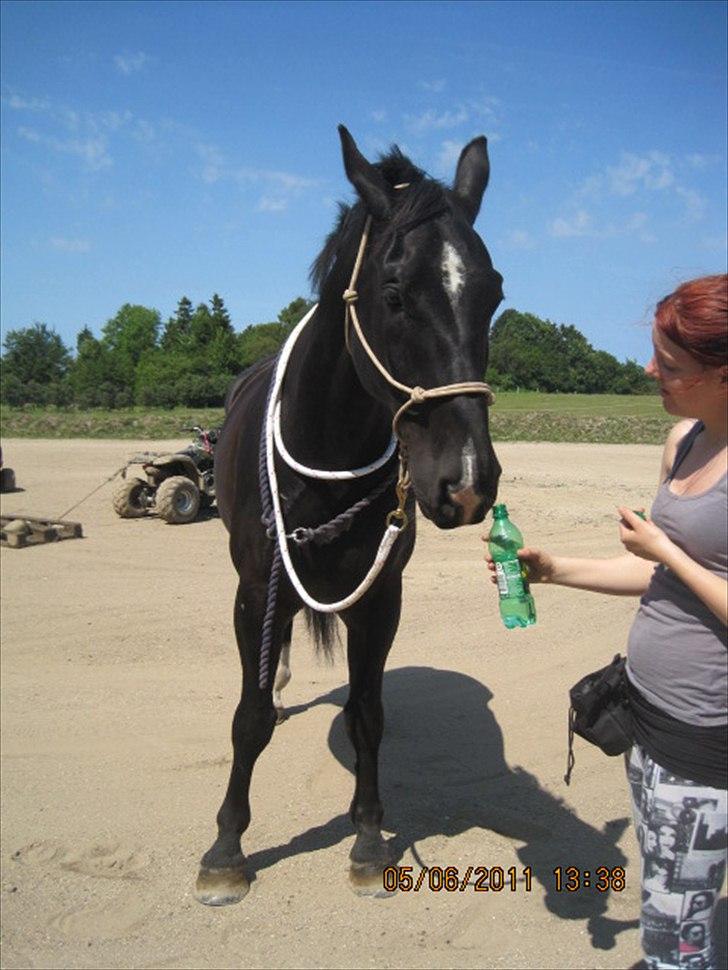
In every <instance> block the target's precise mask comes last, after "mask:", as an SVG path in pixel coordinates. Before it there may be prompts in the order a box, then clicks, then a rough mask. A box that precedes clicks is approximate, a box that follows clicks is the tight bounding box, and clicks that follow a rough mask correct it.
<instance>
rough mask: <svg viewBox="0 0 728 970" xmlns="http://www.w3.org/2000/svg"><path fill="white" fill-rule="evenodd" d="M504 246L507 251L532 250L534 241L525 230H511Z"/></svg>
mask: <svg viewBox="0 0 728 970" xmlns="http://www.w3.org/2000/svg"><path fill="white" fill-rule="evenodd" d="M505 245H506V246H507V247H508V248H509V249H533V248H534V247H535V245H536V239H535V238H534V236H533V235H532V234H531V233H530V232H528V230H527V229H511V231H510V232H509V233H508V235H507V236H506V238H505Z"/></svg>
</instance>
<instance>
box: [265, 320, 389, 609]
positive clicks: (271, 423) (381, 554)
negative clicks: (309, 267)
mask: <svg viewBox="0 0 728 970" xmlns="http://www.w3.org/2000/svg"><path fill="white" fill-rule="evenodd" d="M317 306H318V304H316V306H314V307H312V308H311V310H309V312H308V313H307V314H306V316H305V317H304V318H303V319H302V320H301V322H300V323H299V324H298V326H297V327H296V328H295V330H294V331H293V332H292V333H291V335H290V336H289V337H288V339H287V340H286V342H285V344H284V346H283V349H282V351H281V355H280V357H279V358H278V364H277V366H276V373H275V377H274V383H273V388H272V391H271V395H270V401H269V404H268V411H267V414H266V420H265V435H266V467H267V470H268V481H269V482H270V493H271V498H272V501H273V517H274V519H275V529H276V536H277V540H278V544H279V547H280V550H281V557H282V559H283V564H284V566H285V568H286V572H287V573H288V578H289V579H290V581H291V584H292V585H293V588H294V589H295V590H296V592H297V593H298V595H299V596H300V597H301V599H302V600H303V602H304V603H306V605H307V606H310V607H311V609H314V610H317V611H318V612H319V613H338V612H340V611H341V610H345V609H346V608H347V607H349V606H352V605H353V604H354V603H356V602H357V600H359V599H361V597H362V596H363V595H364V593H365V592H366V591H367V590H368V589H369V587H370V586H371V585H372V583H373V582H374V580H375V579H376V578H377V576H378V575H379V573H380V572H381V570H382V566H384V563H385V562H386V561H387V557H388V556H389V553H390V552H391V550H392V546H393V545H394V542H395V540H396V539H397V536H398V535H399V533H400V531H401V529H400V528H399V527H398V526H396V525H388V526H387V528H386V529H385V531H384V535H383V536H382V539H381V542H380V543H379V548H378V549H377V554H376V556H375V558H374V562H373V563H372V565H371V567H370V569H369V572H368V573H367V574H366V576H365V577H364V579H363V580H362V581H361V583H360V584H359V585H358V586H357V588H356V589H355V590H354V591H353V592H352V593H350V594H349V595H348V596H346V597H344V599H341V600H338V601H337V602H336V603H321V602H319V601H318V600H316V599H314V598H313V597H312V596H311V595H310V593H309V592H308V591H307V590H306V589H305V587H304V586H303V584H302V583H301V580H300V579H299V578H298V575H297V573H296V570H295V567H294V565H293V562H292V560H291V555H290V552H289V549H288V536H287V535H286V525H285V521H284V519H283V511H282V509H281V502H280V497H279V495H278V477H277V475H276V469H275V450H276V447H278V442H277V440H276V415H278V421H279V422H280V398H281V391H282V387H283V379H284V377H285V373H286V367H287V365H288V359H289V357H290V356H291V351H292V350H293V347H294V345H295V343H296V341H297V340H298V337H299V336H300V334H301V331H302V330H303V329H304V327H305V326H306V324H307V323H308V321H309V320H310V319H311V317H312V316H313V314H314V313H315V312H316V307H317ZM278 437H279V438H280V428H279V435H278ZM393 440H394V444H395V447H396V439H393ZM281 443H282V441H281ZM390 448H392V443H391V442H390V445H389V448H388V449H387V451H388V452H389V455H390V456H391V454H392V453H393V449H392V451H390V450H389V449H390ZM386 454H387V453H386V452H385V455H386ZM286 455H287V452H286V454H285V455H284V454H283V452H281V457H282V458H283V460H284V461H286V462H287V463H289V462H288V458H290V456H288V458H287V457H286ZM291 460H292V459H291ZM385 460H386V459H385V456H382V458H380V459H378V461H377V462H373V463H372V466H375V467H376V468H381V466H382V465H383V464H384V461H385ZM372 466H364V469H367V468H371V470H374V467H372ZM291 467H292V468H296V470H298V471H302V473H303V474H305V475H308V474H310V473H311V472H316V474H314V475H312V477H317V478H322V477H330V478H344V477H349V478H355V477H360V476H361V475H364V474H368V472H367V471H366V470H363V469H354V471H353V472H352V471H346V472H345V471H341V472H326V471H321V470H316V469H308V470H305V467H306V466H304V465H299V464H298V462H296V463H295V464H292V465H291Z"/></svg>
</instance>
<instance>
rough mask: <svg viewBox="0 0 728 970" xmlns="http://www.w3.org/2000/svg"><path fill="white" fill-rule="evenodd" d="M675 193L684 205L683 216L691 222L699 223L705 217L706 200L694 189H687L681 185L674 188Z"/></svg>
mask: <svg viewBox="0 0 728 970" xmlns="http://www.w3.org/2000/svg"><path fill="white" fill-rule="evenodd" d="M675 192H676V193H677V194H678V195H679V196H680V198H681V199H682V200H683V202H684V203H685V215H686V217H687V218H688V219H689V220H690V221H691V222H699V221H700V220H701V219H702V218H703V216H704V215H705V210H706V209H707V207H708V203H707V200H706V199H705V198H704V197H703V196H702V195H701V194H700V192H696V191H695V189H687V188H685V187H684V186H682V185H676V186H675Z"/></svg>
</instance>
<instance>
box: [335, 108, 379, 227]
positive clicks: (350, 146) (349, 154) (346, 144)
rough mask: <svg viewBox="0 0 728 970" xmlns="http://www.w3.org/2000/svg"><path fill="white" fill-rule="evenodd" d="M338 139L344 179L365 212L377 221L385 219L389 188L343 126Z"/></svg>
mask: <svg viewBox="0 0 728 970" xmlns="http://www.w3.org/2000/svg"><path fill="white" fill-rule="evenodd" d="M339 137H340V138H341V151H342V154H343V156H344V169H345V171H346V177H347V178H348V179H349V181H350V182H351V184H352V185H353V186H354V188H355V189H356V191H357V192H358V193H359V198H360V199H361V200H362V202H363V203H364V205H365V206H366V208H367V210H368V211H369V212H371V214H372V215H373V216H375V217H376V218H377V219H385V218H386V217H387V216H388V215H389V212H390V202H389V186H388V185H387V183H386V181H385V179H384V177H383V176H382V174H381V172H379V171H378V170H377V169H376V168H375V167H374V166H373V165H372V163H371V162H368V161H367V160H366V158H364V156H363V155H362V153H361V152H360V151H359V149H358V148H357V147H356V142H355V141H354V139H353V138H352V137H351V135H350V134H349V132H348V131H347V129H346V128H345V127H344V126H343V125H339Z"/></svg>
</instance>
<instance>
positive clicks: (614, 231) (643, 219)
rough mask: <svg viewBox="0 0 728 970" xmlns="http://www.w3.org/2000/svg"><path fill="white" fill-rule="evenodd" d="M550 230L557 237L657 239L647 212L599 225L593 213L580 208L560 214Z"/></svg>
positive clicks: (634, 213)
mask: <svg viewBox="0 0 728 970" xmlns="http://www.w3.org/2000/svg"><path fill="white" fill-rule="evenodd" d="M549 232H550V233H551V235H552V236H555V237H556V238H557V239H567V238H572V237H585V238H586V237H588V238H590V239H611V238H614V237H615V236H626V237H630V236H634V237H636V238H637V239H639V241H640V242H643V243H653V242H656V241H657V238H656V236H655V235H654V234H653V233H652V232H651V231H650V229H649V216H648V215H647V213H646V212H633V213H632V214H631V215H629V216H626V217H625V218H623V219H620V220H618V221H616V222H615V221H610V222H607V223H606V224H602V225H597V224H595V222H594V219H593V216H592V215H591V213H589V212H587V210H586V209H578V210H577V211H576V212H573V213H571V214H570V215H565V216H559V217H557V218H556V219H554V220H553V221H552V223H551V225H550V226H549Z"/></svg>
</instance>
